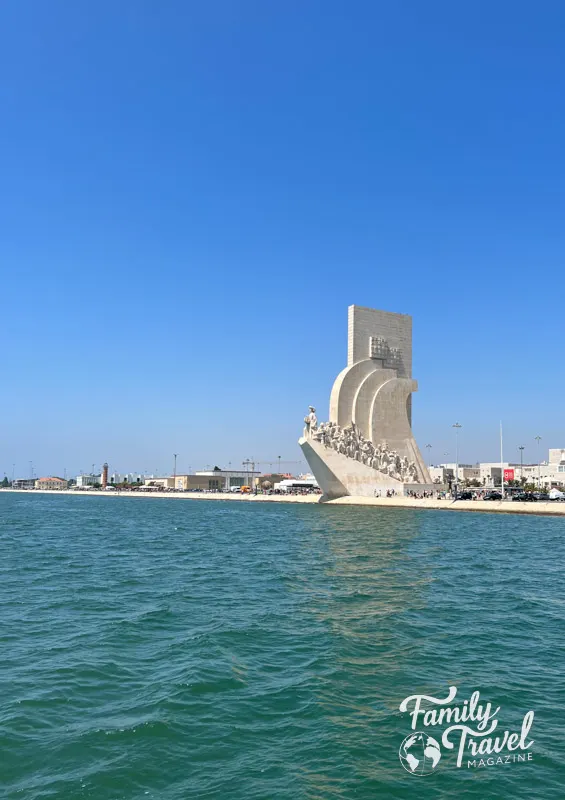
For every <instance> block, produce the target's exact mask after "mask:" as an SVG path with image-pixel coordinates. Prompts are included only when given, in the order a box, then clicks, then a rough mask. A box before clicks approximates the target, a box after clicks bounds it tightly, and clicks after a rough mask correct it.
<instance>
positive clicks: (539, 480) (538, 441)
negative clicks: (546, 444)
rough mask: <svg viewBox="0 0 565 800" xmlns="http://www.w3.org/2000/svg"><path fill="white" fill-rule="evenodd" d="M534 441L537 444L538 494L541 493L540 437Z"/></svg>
mask: <svg viewBox="0 0 565 800" xmlns="http://www.w3.org/2000/svg"><path fill="white" fill-rule="evenodd" d="M535 440H536V442H537V443H538V492H539V491H541V477H540V463H541V460H540V449H539V443H540V442H541V436H536V437H535Z"/></svg>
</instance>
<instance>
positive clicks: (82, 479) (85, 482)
mask: <svg viewBox="0 0 565 800" xmlns="http://www.w3.org/2000/svg"><path fill="white" fill-rule="evenodd" d="M96 483H102V476H101V475H77V483H76V485H77V486H78V487H79V488H81V489H85V488H86V487H87V486H94V485H95V484H96Z"/></svg>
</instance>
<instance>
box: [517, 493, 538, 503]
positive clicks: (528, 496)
mask: <svg viewBox="0 0 565 800" xmlns="http://www.w3.org/2000/svg"><path fill="white" fill-rule="evenodd" d="M512 500H518V502H520V503H537V497H534V495H533V494H532V492H520V493H519V494H515V495H513V497H512Z"/></svg>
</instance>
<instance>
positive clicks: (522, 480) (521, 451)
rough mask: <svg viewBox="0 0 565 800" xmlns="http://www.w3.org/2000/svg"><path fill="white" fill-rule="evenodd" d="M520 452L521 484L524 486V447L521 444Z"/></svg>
mask: <svg viewBox="0 0 565 800" xmlns="http://www.w3.org/2000/svg"><path fill="white" fill-rule="evenodd" d="M518 450H519V451H520V483H521V484H523V483H524V445H523V444H521V445H520V446H519V447H518Z"/></svg>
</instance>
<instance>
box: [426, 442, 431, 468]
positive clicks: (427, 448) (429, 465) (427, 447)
mask: <svg viewBox="0 0 565 800" xmlns="http://www.w3.org/2000/svg"><path fill="white" fill-rule="evenodd" d="M431 447H432V446H431V444H427V445H426V450H427V451H428V467H431V466H432V464H431V462H430V450H431Z"/></svg>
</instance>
